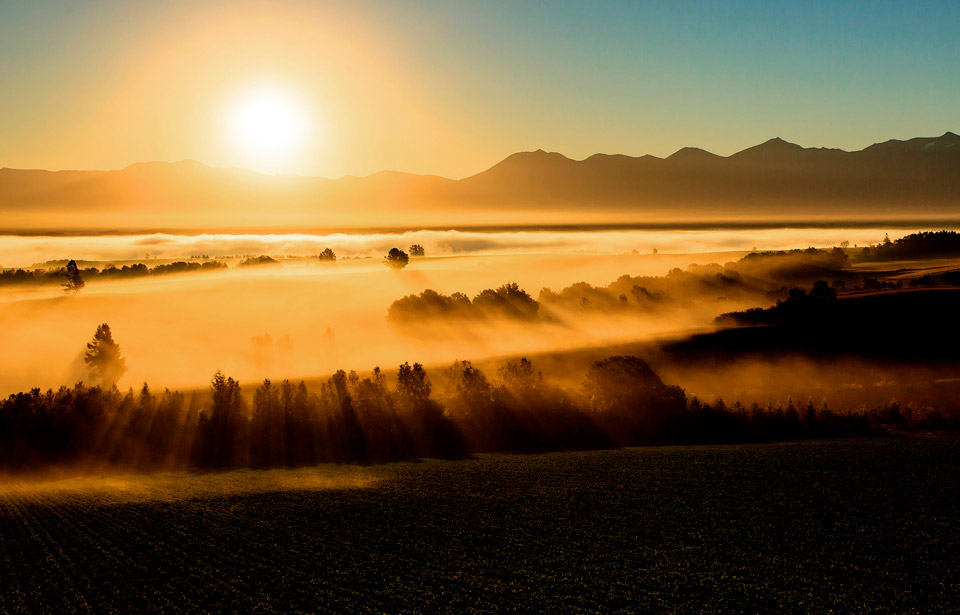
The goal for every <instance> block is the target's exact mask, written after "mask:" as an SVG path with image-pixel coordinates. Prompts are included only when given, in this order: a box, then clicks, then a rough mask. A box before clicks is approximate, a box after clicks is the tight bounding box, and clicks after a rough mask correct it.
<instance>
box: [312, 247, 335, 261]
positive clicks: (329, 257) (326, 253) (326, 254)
mask: <svg viewBox="0 0 960 615" xmlns="http://www.w3.org/2000/svg"><path fill="white" fill-rule="evenodd" d="M317 258H319V259H320V260H322V261H330V262H333V261H335V260H337V255H336V254H334V252H333V250H331V249H330V248H324V249H323V252H321V253H320V256H318V257H317Z"/></svg>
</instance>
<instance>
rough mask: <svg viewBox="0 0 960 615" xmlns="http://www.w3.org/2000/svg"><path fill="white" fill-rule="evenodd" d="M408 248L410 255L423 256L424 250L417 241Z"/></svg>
mask: <svg viewBox="0 0 960 615" xmlns="http://www.w3.org/2000/svg"><path fill="white" fill-rule="evenodd" d="M408 249H409V250H410V256H423V255H424V254H425V253H426V252H425V251H424V249H423V246H421V245H420V244H419V243H415V244H413V245H412V246H410V247H409V248H408Z"/></svg>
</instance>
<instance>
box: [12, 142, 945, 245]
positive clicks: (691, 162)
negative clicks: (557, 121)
mask: <svg viewBox="0 0 960 615" xmlns="http://www.w3.org/2000/svg"><path fill="white" fill-rule="evenodd" d="M0 212H2V213H3V216H4V219H5V221H6V222H5V224H2V225H0V226H4V227H6V228H8V229H16V228H30V227H35V228H39V227H41V226H48V225H51V224H53V225H54V226H62V227H73V226H81V227H83V226H86V227H90V228H103V227H105V226H111V227H117V228H130V227H137V226H140V227H144V228H147V227H152V228H192V227H207V226H217V227H220V228H229V227H238V228H239V227H244V228H249V227H258V226H260V227H265V226H283V225H303V224H307V225H311V226H323V225H330V224H344V225H362V226H378V225H391V224H394V225H395V224H401V225H406V224H428V223H431V222H432V223H434V224H450V223H457V222H460V221H462V220H465V219H467V218H470V219H471V220H473V219H476V220H479V219H482V216H484V215H485V216H488V217H492V218H495V219H496V221H497V222H498V223H504V222H507V219H510V220H513V219H519V218H518V216H526V217H527V218H526V219H529V220H532V221H546V220H548V219H549V221H559V220H561V219H564V218H565V217H567V218H571V219H574V218H576V219H578V220H581V221H582V220H589V219H592V217H603V216H606V218H605V219H613V218H616V219H618V220H622V221H625V222H636V221H643V220H649V219H652V218H661V219H664V218H669V217H670V216H673V219H681V218H686V217H689V216H703V217H707V218H712V219H720V218H728V219H729V218H734V217H744V216H746V217H765V218H766V219H773V218H777V217H781V216H788V217H789V216H792V217H800V218H803V217H806V218H811V217H812V218H831V217H844V216H846V217H864V216H876V215H883V216H887V217H897V216H914V217H916V216H922V215H939V216H956V215H958V214H960V136H958V135H956V134H955V133H953V132H947V133H945V134H943V135H942V136H940V137H923V138H915V139H909V140H906V141H898V140H890V141H885V142H883V143H877V144H875V145H871V146H870V147H867V148H865V149H863V150H860V151H844V150H840V149H829V148H805V147H801V146H800V145H797V144H795V143H790V142H788V141H785V140H783V139H781V138H774V139H770V140H769V141H766V142H764V143H761V144H759V145H755V146H753V147H750V148H747V149H744V150H742V151H740V152H737V153H735V154H733V155H731V156H727V157H724V156H718V155H716V154H713V153H710V152H707V151H705V150H702V149H698V148H695V147H685V148H683V149H681V150H679V151H677V152H676V153H674V154H672V155H670V156H668V157H666V158H658V157H656V156H649V155H648V156H639V157H633V156H626V155H621V154H595V155H593V156H590V157H588V158H586V159H584V160H573V159H571V158H568V157H566V156H564V155H562V154H559V153H556V152H545V151H543V150H537V151H533V152H518V153H515V154H512V155H510V156H508V157H507V158H505V159H504V160H502V161H500V162H498V163H497V164H495V165H493V166H492V167H490V168H489V169H487V170H485V171H482V172H480V173H477V174H476V175H472V176H470V177H467V178H464V179H461V180H452V179H446V178H443V177H437V176H432V175H414V174H410V173H401V172H397V171H383V172H380V173H375V174H373V175H370V176H366V177H352V176H347V177H342V178H339V179H325V178H321V177H304V176H293V175H283V176H273V175H263V174H259V173H255V172H253V171H247V170H242V169H219V168H211V167H208V166H206V165H203V164H201V163H199V162H194V161H181V162H174V163H166V162H145V163H135V164H132V165H130V166H128V167H126V168H125V169H122V170H117V171H43V170H19V169H7V168H4V169H0ZM358 218H360V220H359V221H358ZM487 219H488V220H489V218H487Z"/></svg>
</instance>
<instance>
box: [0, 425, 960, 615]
mask: <svg viewBox="0 0 960 615" xmlns="http://www.w3.org/2000/svg"><path fill="white" fill-rule="evenodd" d="M958 475H960V448H958V444H957V441H956V440H954V439H947V440H935V439H916V440H910V441H902V440H896V439H884V440H857V441H833V442H806V443H799V444H786V445H784V444H771V445H749V446H726V447H667V448H653V449H644V448H638V449H626V450H620V451H599V452H587V453H557V454H551V455H536V456H530V455H527V456H509V455H483V456H480V457H479V458H477V459H472V460H466V461H425V462H422V463H413V464H390V465H386V466H374V467H362V468H356V467H353V468H351V467H343V466H320V467H317V468H312V469H305V470H277V471H270V472H262V471H260V472H251V471H237V472H229V473H225V474H212V475H204V474H200V475H156V476H145V477H144V476H111V477H91V478H85V479H47V480H44V481H41V482H30V483H25V482H22V481H20V482H18V481H16V480H13V481H11V480H10V479H3V480H0V532H2V536H3V537H4V540H3V541H2V542H0V567H2V568H0V569H2V574H0V588H2V589H0V610H2V611H4V612H29V613H64V612H71V613H94V612H96V613H100V612H124V613H136V612H157V611H161V610H162V611H163V612H169V613H178V612H190V613H206V612H209V613H215V612H221V611H222V610H223V609H229V610H239V611H245V612H259V613H291V612H304V613H306V612H310V613H314V612H338V613H360V612H364V613H365V612H374V611H385V612H402V613H408V612H409V613H414V612H448V613H465V612H491V611H504V610H514V609H516V610H519V611H525V612H534V611H536V612H624V613H628V612H630V613H635V612H657V613H690V612H703V611H710V612H784V611H789V612H830V611H834V612H862V613H869V612H877V613H880V612H882V613H918V612H919V613H947V612H951V611H952V609H953V608H954V606H955V605H956V603H957V600H958V599H960V594H958V591H960V587H958V584H957V581H956V570H955V567H956V561H955V560H956V558H955V554H956V552H957V550H958V549H960V525H958V521H957V520H958V519H960V508H958V499H957V498H956V497H955V496H954V495H953V492H954V491H955V490H956V488H957V476H958Z"/></svg>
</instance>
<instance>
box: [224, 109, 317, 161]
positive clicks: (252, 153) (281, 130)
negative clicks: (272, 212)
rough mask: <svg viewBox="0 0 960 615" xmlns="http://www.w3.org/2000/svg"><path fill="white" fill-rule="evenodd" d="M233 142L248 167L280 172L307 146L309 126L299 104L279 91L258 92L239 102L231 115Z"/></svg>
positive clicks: (229, 126) (229, 128) (229, 124)
mask: <svg viewBox="0 0 960 615" xmlns="http://www.w3.org/2000/svg"><path fill="white" fill-rule="evenodd" d="M227 119H228V122H227V124H228V131H229V133H230V138H231V141H232V142H233V143H234V144H235V146H236V147H238V148H239V150H240V151H239V152H238V153H239V154H240V155H241V156H242V158H243V159H244V160H245V161H246V162H245V163H246V164H247V165H248V166H251V167H253V168H256V169H258V170H265V171H271V172H279V171H285V170H288V167H289V165H290V164H291V162H292V161H293V159H294V158H295V157H296V155H297V154H298V153H299V151H300V150H301V148H302V147H303V146H304V145H305V142H306V140H307V136H308V134H307V133H308V131H309V127H310V122H309V120H308V118H307V115H306V113H305V112H304V110H303V108H302V106H301V105H300V104H298V102H297V100H296V99H295V98H294V97H292V96H290V95H288V94H287V93H285V92H282V91H278V90H258V91H254V92H250V93H248V94H246V95H245V96H243V97H241V98H239V99H238V100H237V102H236V103H235V104H234V105H233V106H232V108H231V109H230V111H229V114H228V118H227Z"/></svg>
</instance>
